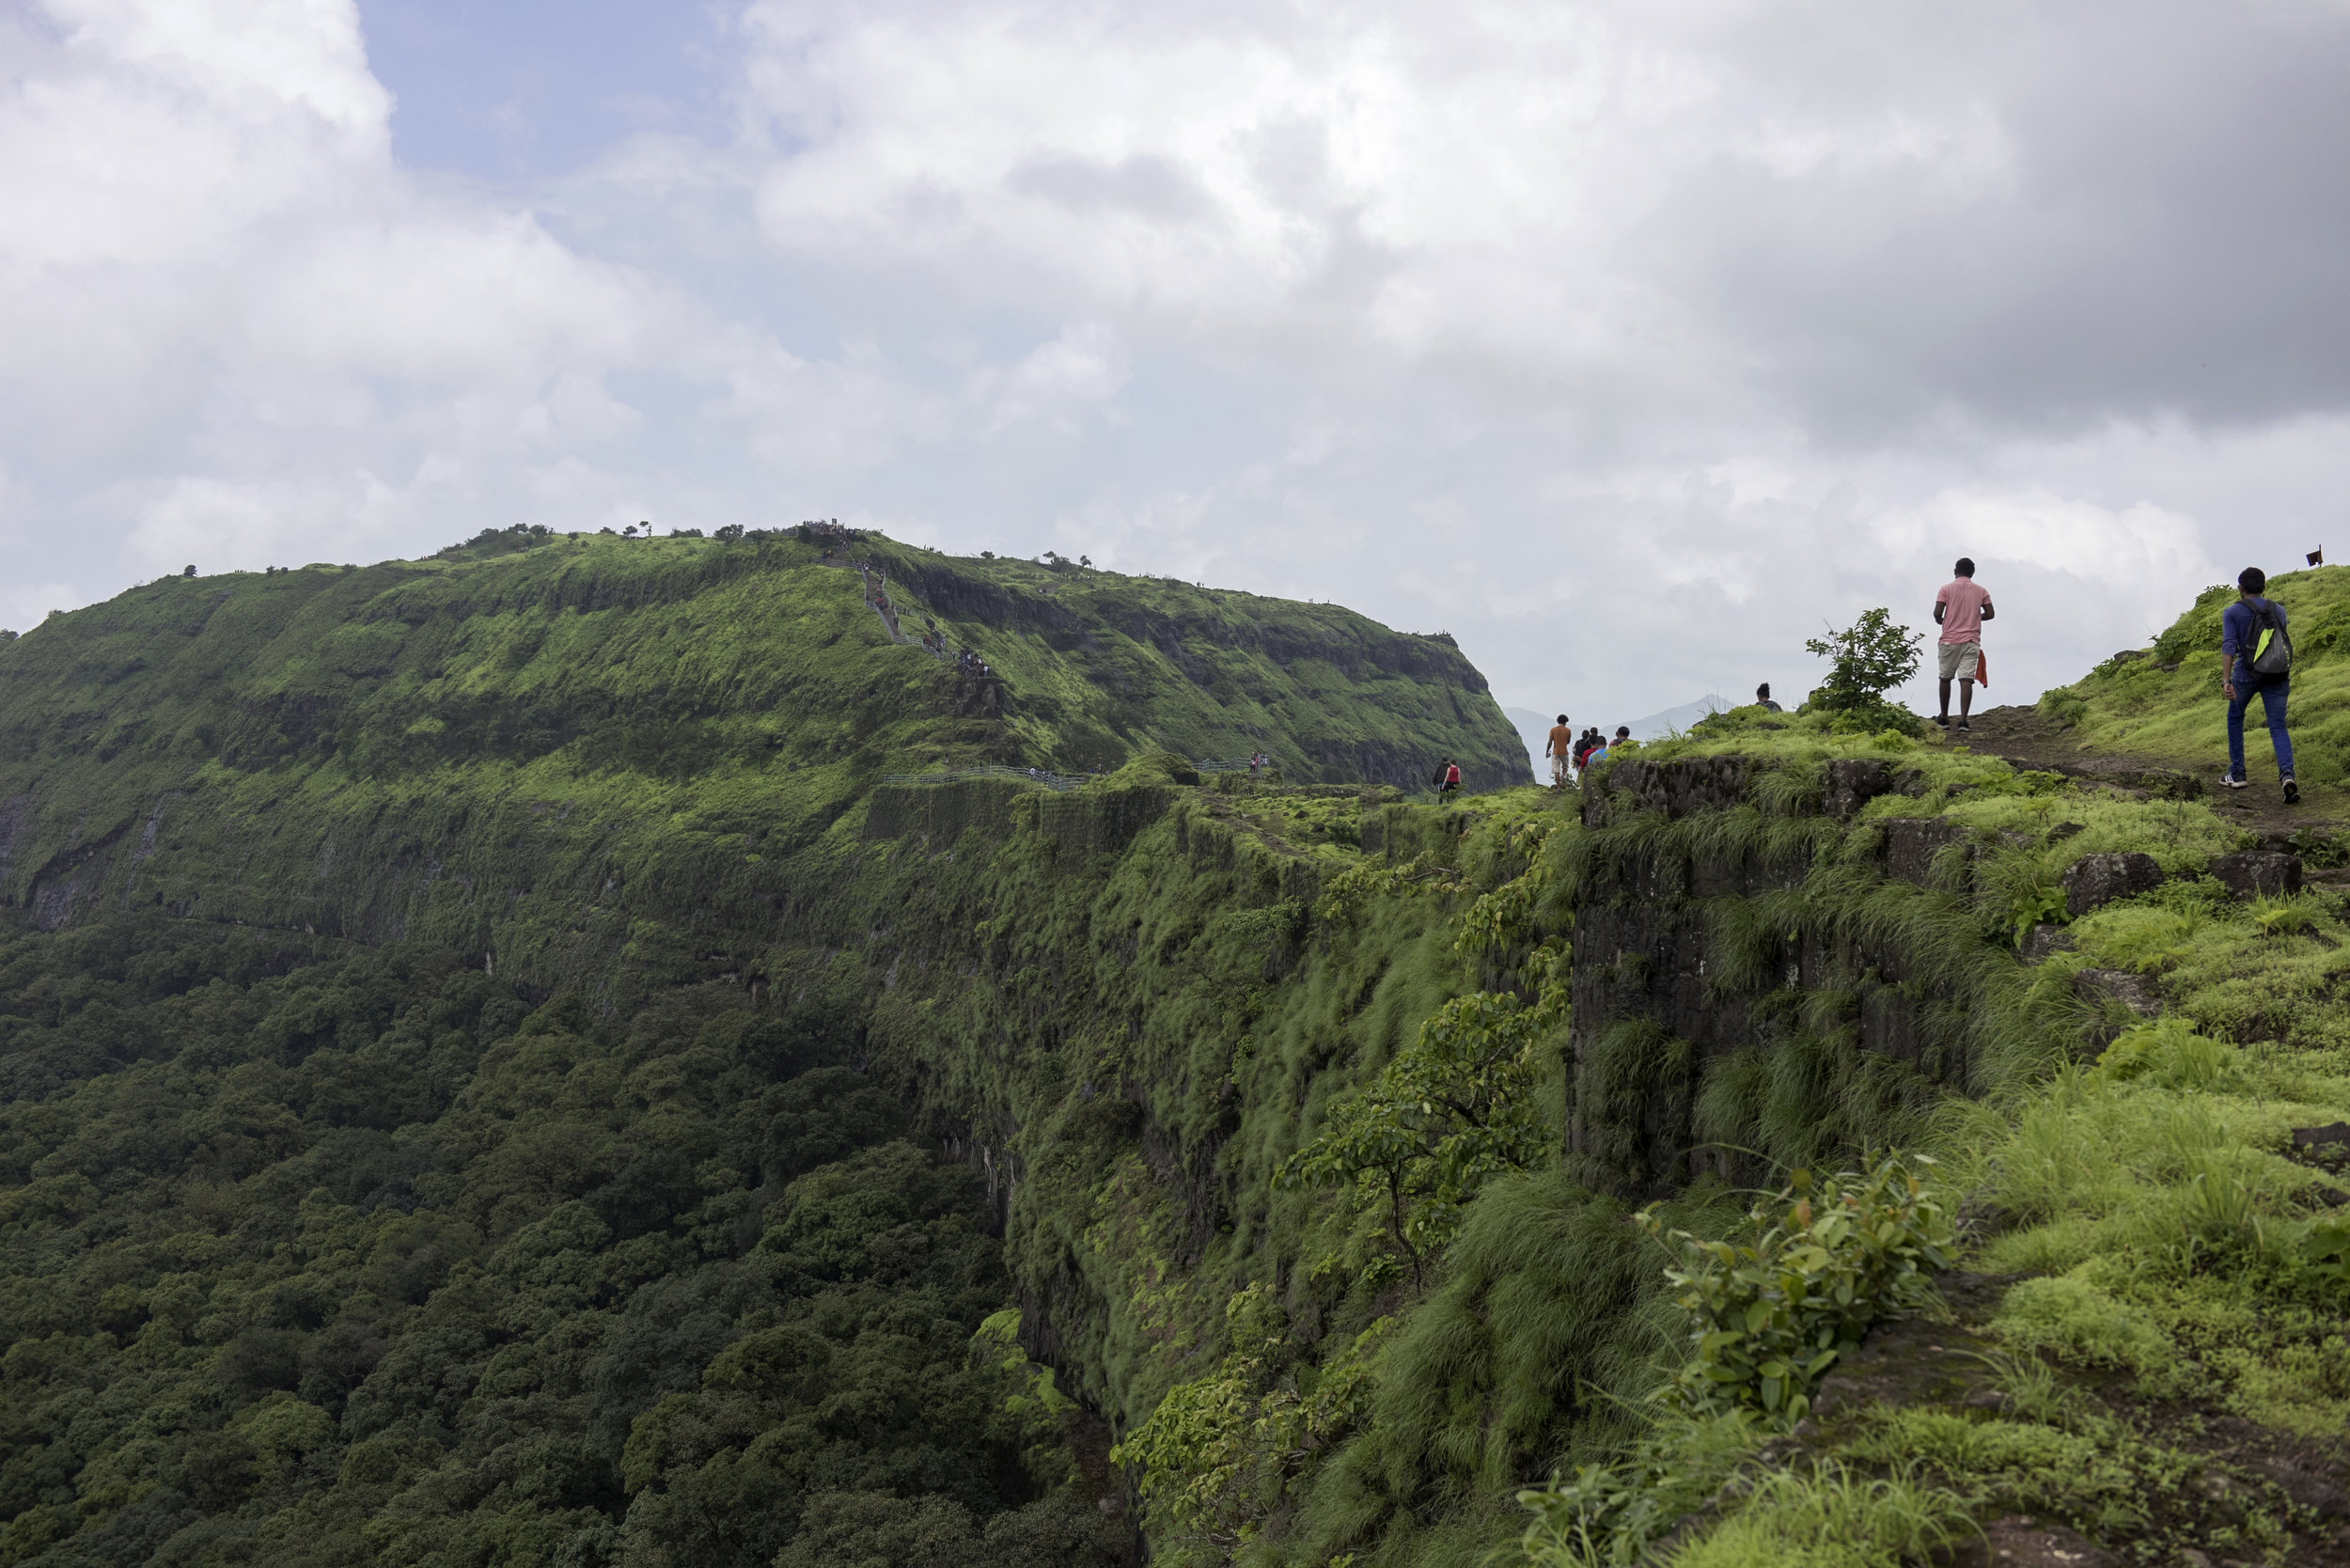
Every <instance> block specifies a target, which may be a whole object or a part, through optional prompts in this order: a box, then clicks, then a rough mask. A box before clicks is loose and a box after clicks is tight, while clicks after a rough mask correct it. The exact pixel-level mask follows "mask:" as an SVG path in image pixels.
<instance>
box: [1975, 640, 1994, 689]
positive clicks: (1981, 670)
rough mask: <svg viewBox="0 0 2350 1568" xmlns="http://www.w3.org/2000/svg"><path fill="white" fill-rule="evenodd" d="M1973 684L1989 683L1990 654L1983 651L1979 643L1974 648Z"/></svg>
mask: <svg viewBox="0 0 2350 1568" xmlns="http://www.w3.org/2000/svg"><path fill="white" fill-rule="evenodd" d="M1975 684H1976V685H1978V686H1987V685H1989V684H1991V655H1990V654H1988V653H1985V652H1984V651H1982V646H1981V645H1980V644H1978V645H1977V646H1976V648H1975Z"/></svg>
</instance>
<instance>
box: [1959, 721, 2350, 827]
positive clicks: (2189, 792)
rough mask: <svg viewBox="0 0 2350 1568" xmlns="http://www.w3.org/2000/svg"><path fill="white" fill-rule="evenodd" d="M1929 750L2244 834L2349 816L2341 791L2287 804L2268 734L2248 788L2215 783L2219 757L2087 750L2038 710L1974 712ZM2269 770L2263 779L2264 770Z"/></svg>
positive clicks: (2307, 791)
mask: <svg viewBox="0 0 2350 1568" xmlns="http://www.w3.org/2000/svg"><path fill="white" fill-rule="evenodd" d="M1927 744H1928V745H1964V746H1967V747H1970V748H1971V749H1973V750H1975V751H1979V752H1982V753H1983V754H1984V755H1986V756H1991V757H1998V758H2003V759H2005V760H2008V761H2011V762H2013V763H2014V764H2016V765H2017V766H2018V767H2028V768H2039V769H2043V770H2045V771H2047V772H2051V773H2061V774H2065V775H2067V776H2072V777H2075V778H2078V779H2081V780H2083V781H2084V782H2093V783H2104V784H2110V785H2113V786H2115V787H2116V788H2119V789H2125V790H2145V791H2148V792H2151V793H2154V794H2166V795H2175V796H2180V797H2183V798H2186V799H2193V800H2201V801H2205V802H2207V803H2208V804H2209V805H2210V806H2211V808H2212V809H2213V810H2215V811H2217V812H2218V813H2219V814H2220V816H2221V817H2222V818H2224V819H2227V820H2229V821H2233V822H2236V823H2242V824H2243V826H2244V828H2245V829H2246V831H2248V832H2251V833H2259V834H2263V835H2267V834H2288V833H2292V832H2294V831H2295V830H2296V829H2299V828H2304V827H2316V828H2326V829H2333V828H2338V827H2340V826H2341V825H2342V820H2343V818H2344V817H2345V816H2350V792H2343V791H2342V790H2341V789H2339V788H2331V789H2329V788H2326V787H2324V786H2320V785H2314V784H2311V785H2304V786H2303V787H2302V791H2301V803H2300V804H2299V805H2298V806H2287V805H2286V804H2285V801H2284V796H2283V794H2282V793H2280V792H2279V790H2278V788H2277V782H2276V778H2275V775H2274V768H2273V767H2270V766H2269V764H2268V763H2267V762H2266V760H2265V753H2266V751H2267V749H2268V744H2267V736H2266V735H2265V734H2264V735H2262V736H2261V737H2260V738H2259V741H2258V743H2257V745H2249V746H2248V750H2247V755H2248V756H2249V755H2250V754H2251V753H2252V752H2253V751H2258V752H2260V753H2262V754H2264V755H2263V760H2262V761H2260V762H2258V763H2255V764H2254V765H2253V766H2252V768H2251V770H2250V771H2251V774H2252V777H2253V785H2252V788H2250V789H2248V790H2222V789H2220V788H2219V785H2218V779H2219V774H2220V770H2221V768H2222V766H2223V765H2224V764H2225V763H2226V761H2227V759H2226V758H2225V757H2224V756H2222V757H2145V756H2139V755H2136V754H2132V753H2126V752H2117V751H2084V750H2083V749H2081V745H2080V742H2079V741H2078V740H2077V739H2076V738H2075V734H2074V732H2073V731H2072V730H2069V729H2058V728H2057V727H2056V726H2054V725H2052V724H2050V723H2048V722H2047V720H2045V719H2044V718H2043V717H2041V715H2040V710H2039V709H2037V708H2025V707H2014V708H1986V709H1984V710H1983V711H1982V712H1981V713H1977V714H1975V716H1974V728H1973V729H1970V730H1968V731H1966V733H1964V734H1961V733H1959V732H1957V731H1955V730H1953V731H1951V734H1950V735H1949V736H1948V737H1947V738H1946V737H1945V736H1944V735H1943V732H1942V731H1941V730H1939V729H1933V730H1930V731H1929V732H1928V741H1927ZM2264 767H2269V772H2268V774H2267V775H2266V776H2264V775H2263V773H2262V771H2261V770H2262V769H2263V768H2264Z"/></svg>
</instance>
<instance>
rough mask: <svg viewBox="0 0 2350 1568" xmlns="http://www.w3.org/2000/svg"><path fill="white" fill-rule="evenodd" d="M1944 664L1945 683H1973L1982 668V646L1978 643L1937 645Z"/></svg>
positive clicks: (1942, 643) (1943, 676)
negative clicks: (1977, 671) (1978, 670)
mask: <svg viewBox="0 0 2350 1568" xmlns="http://www.w3.org/2000/svg"><path fill="white" fill-rule="evenodd" d="M1934 646H1935V651H1936V653H1937V654H1938V655H1939V656H1940V659H1941V664H1942V679H1943V680H1945V681H1972V680H1973V679H1974V678H1975V671H1976V670H1977V669H1978V668H1980V667H1981V666H1982V644H1981V643H1978V642H1938V643H1935V645H1934Z"/></svg>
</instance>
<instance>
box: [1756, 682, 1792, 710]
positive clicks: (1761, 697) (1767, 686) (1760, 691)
mask: <svg viewBox="0 0 2350 1568" xmlns="http://www.w3.org/2000/svg"><path fill="white" fill-rule="evenodd" d="M1754 705H1755V706H1756V707H1758V708H1760V709H1762V710H1763V712H1764V713H1785V712H1786V711H1787V710H1786V709H1784V708H1782V707H1780V706H1779V705H1778V703H1776V702H1773V701H1772V700H1771V683H1770V682H1768V681H1765V682H1763V683H1762V684H1761V685H1759V686H1757V687H1755V688H1754Z"/></svg>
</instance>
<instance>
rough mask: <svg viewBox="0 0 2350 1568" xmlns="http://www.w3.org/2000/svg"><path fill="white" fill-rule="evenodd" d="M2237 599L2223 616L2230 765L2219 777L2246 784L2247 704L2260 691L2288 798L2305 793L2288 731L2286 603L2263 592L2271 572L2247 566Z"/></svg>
mask: <svg viewBox="0 0 2350 1568" xmlns="http://www.w3.org/2000/svg"><path fill="white" fill-rule="evenodd" d="M2235 587H2236V601H2235V603H2234V604H2231V605H2229V606H2228V612H2227V614H2225V615H2223V616H2221V617H2220V618H2219V694H2220V695H2221V696H2222V697H2224V698H2227V699H2228V771H2227V772H2226V773H2224V774H2221V775H2220V776H2219V782H2220V783H2221V784H2222V785H2224V786H2226V787H2227V788H2228V789H2231V790H2241V789H2244V788H2246V787H2248V785H2249V784H2250V783H2251V780H2250V779H2248V778H2247V777H2245V776H2244V710H2245V707H2246V706H2247V705H2248V704H2249V703H2250V702H2251V700H2252V694H2253V693H2254V692H2258V693H2259V694H2260V699H2261V712H2262V713H2264V715H2266V717H2267V719H2268V739H2269V743H2270V744H2271V745H2274V746H2275V747H2276V748H2277V776H2278V777H2279V779H2281V780H2282V781H2283V783H2284V787H2285V804H2286V805H2288V806H2290V805H2292V804H2294V803H2295V802H2296V801H2298V800H2299V799H2300V798H2301V786H2300V785H2298V784H2295V782H2294V781H2293V737H2292V736H2290V735H2288V734H2286V733H2285V698H2286V696H2287V695H2288V694H2289V693H2290V692H2291V691H2292V689H2293V637H2292V635H2291V634H2290V633H2289V632H2287V631H2286V630H2285V607H2284V606H2283V605H2282V604H2278V603H2277V602H2276V601H2275V600H2274V599H2269V598H2265V597H2264V595H2265V594H2266V593H2267V591H2268V574H2267V573H2266V572H2263V571H2262V570H2261V569H2260V568H2259V567H2257V566H2248V567H2246V568H2245V569H2244V570H2243V572H2241V573H2239V574H2238V575H2237V577H2236V580H2235Z"/></svg>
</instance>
